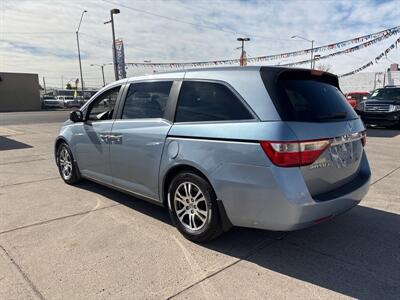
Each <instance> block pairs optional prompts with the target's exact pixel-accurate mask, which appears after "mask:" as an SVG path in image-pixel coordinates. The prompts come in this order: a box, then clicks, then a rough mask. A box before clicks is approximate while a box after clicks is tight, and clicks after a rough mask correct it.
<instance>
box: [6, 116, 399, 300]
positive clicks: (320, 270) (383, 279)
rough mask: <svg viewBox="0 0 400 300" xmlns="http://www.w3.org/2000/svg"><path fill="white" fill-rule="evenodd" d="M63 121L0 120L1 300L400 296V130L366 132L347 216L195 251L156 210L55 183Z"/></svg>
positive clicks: (238, 235) (235, 235)
mask: <svg viewBox="0 0 400 300" xmlns="http://www.w3.org/2000/svg"><path fill="white" fill-rule="evenodd" d="M67 115H68V112H67V111H53V112H29V113H9V114H1V115H0V117H1V120H2V123H1V124H0V137H2V138H3V140H4V141H6V142H7V144H5V143H2V141H1V140H0V146H2V145H4V147H3V149H4V150H2V149H1V147H0V299H62V298H65V299H172V298H173V299H317V298H318V299H348V298H356V299H396V300H397V299H399V298H400V297H399V296H400V284H399V283H400V254H399V253H400V230H399V228H400V188H399V187H400V160H399V153H400V131H395V130H380V129H375V130H368V139H367V145H366V151H367V155H368V157H369V162H370V165H371V169H372V181H371V188H370V191H369V193H368V195H367V196H366V197H365V199H363V201H362V202H361V203H360V205H358V206H357V207H355V208H354V209H352V210H350V211H349V212H347V213H345V214H344V215H342V216H338V217H337V218H335V219H334V220H332V221H329V222H326V223H324V224H320V225H318V226H314V227H311V228H307V229H304V230H300V231H295V232H288V233H281V232H271V231H262V230H253V229H244V228H233V229H232V230H230V231H229V232H227V233H225V234H223V235H222V236H221V237H220V238H219V239H217V240H215V241H212V242H210V243H207V244H195V243H192V242H189V241H187V240H185V239H184V238H183V237H182V235H181V234H179V232H178V231H177V230H176V229H175V228H174V227H173V226H172V225H171V223H170V221H169V217H168V212H167V211H166V210H165V209H163V208H160V207H158V206H155V205H153V204H150V203H147V202H144V201H142V200H139V199H136V198H134V197H130V196H127V195H125V194H122V193H119V192H117V191H114V190H111V189H108V188H106V187H102V186H100V185H98V184H95V183H91V182H88V181H83V182H82V183H80V184H78V185H76V186H70V185H67V184H65V183H64V182H63V181H62V180H61V179H60V176H59V174H58V171H57V168H56V166H55V163H54V153H53V151H54V150H53V145H54V138H55V136H56V135H57V132H58V130H59V124H58V123H59V122H61V121H63V120H64V119H65V118H66V117H67ZM46 122H47V123H46ZM6 123H7V124H15V125H6ZM16 123H18V124H16ZM42 123H43V124H42ZM2 132H3V134H2ZM2 135H3V136H2ZM288 184H290V183H288ZM262 196H265V197H266V199H265V200H266V201H268V195H262ZM243 201H246V199H243Z"/></svg>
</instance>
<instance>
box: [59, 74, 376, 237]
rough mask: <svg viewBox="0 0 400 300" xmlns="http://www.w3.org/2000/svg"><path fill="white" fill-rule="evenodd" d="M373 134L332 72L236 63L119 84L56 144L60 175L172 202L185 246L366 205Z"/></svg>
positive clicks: (78, 115) (294, 225) (96, 99)
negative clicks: (231, 232)
mask: <svg viewBox="0 0 400 300" xmlns="http://www.w3.org/2000/svg"><path fill="white" fill-rule="evenodd" d="M365 140H366V136H365V128H364V126H363V123H362V122H361V120H360V119H359V117H358V116H357V114H356V113H355V112H354V110H353V109H352V108H351V106H350V105H349V104H348V103H347V101H346V98H345V97H344V95H343V94H342V92H341V91H340V88H339V85H338V78H337V76H335V75H332V74H330V73H325V72H320V71H316V70H306V69H288V68H281V67H229V68H210V69H197V70H188V71H184V72H183V71H182V72H171V73H162V74H161V73H160V74H154V75H150V76H142V77H134V78H129V79H123V80H120V81H117V82H114V83H112V84H110V85H108V86H106V87H104V88H103V89H102V90H100V91H99V92H98V93H97V94H96V95H94V96H93V97H92V98H91V100H89V101H88V102H87V103H86V104H85V105H84V106H83V107H82V108H81V109H80V110H79V111H74V112H71V115H70V120H68V121H66V122H65V123H64V125H63V126H62V128H61V130H60V133H59V135H58V137H57V139H56V141H55V156H56V163H57V166H58V168H59V171H60V175H61V177H62V179H63V180H64V181H65V182H66V183H68V184H75V183H77V182H78V181H79V180H80V179H82V178H85V179H89V180H92V181H95V182H97V183H100V184H103V185H106V186H109V187H111V188H114V189H117V190H120V191H123V192H126V193H129V194H132V195H134V196H136V197H138V198H142V199H145V200H148V201H151V202H153V203H156V204H158V205H162V206H165V207H166V208H167V209H168V211H169V213H170V216H171V219H172V222H173V224H174V225H175V226H176V227H177V229H178V230H179V231H180V232H181V233H182V234H183V235H184V236H185V237H186V238H188V239H190V240H193V241H197V242H202V241H207V240H210V239H213V238H215V237H217V236H218V235H220V234H221V233H222V232H224V231H227V230H228V229H229V228H230V227H231V226H244V227H253V228H260V229H267V230H279V231H288V230H295V229H300V228H304V227H307V226H310V225H313V224H318V223H321V222H322V221H325V220H329V219H331V218H333V217H335V216H337V215H339V214H341V213H343V212H345V211H347V210H349V209H351V208H352V207H354V206H355V205H357V204H358V203H359V201H360V200H361V199H362V198H363V197H364V196H365V194H366V193H367V191H368V188H369V182H370V177H371V172H370V168H369V165H368V160H367V156H366V153H365V150H364V145H365Z"/></svg>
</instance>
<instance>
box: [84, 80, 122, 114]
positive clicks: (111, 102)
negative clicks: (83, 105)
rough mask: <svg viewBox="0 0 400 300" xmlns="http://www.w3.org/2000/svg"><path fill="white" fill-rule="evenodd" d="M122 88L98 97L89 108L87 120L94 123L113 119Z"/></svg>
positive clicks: (113, 89) (111, 90)
mask: <svg viewBox="0 0 400 300" xmlns="http://www.w3.org/2000/svg"><path fill="white" fill-rule="evenodd" d="M120 88H121V87H120V86H118V87H115V88H112V89H110V90H108V91H106V92H104V93H103V94H101V95H99V96H98V97H96V99H95V100H94V101H93V103H91V104H90V106H89V111H88V114H87V119H88V120H92V121H99V120H109V119H111V118H112V115H113V112H114V107H115V103H116V102H117V98H118V93H119V90H120Z"/></svg>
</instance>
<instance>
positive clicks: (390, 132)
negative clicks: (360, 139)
mask: <svg viewBox="0 0 400 300" xmlns="http://www.w3.org/2000/svg"><path fill="white" fill-rule="evenodd" d="M398 135H400V129H397V130H396V129H384V128H368V129H367V138H368V137H369V136H370V137H385V138H392V137H395V136H398Z"/></svg>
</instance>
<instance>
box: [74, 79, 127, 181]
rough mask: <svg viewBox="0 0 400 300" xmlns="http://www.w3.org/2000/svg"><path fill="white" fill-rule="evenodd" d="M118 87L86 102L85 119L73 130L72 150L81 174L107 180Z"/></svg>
mask: <svg viewBox="0 0 400 300" xmlns="http://www.w3.org/2000/svg"><path fill="white" fill-rule="evenodd" d="M120 88H121V87H120V86H117V87H113V88H111V89H109V90H107V91H105V92H104V93H102V94H100V95H99V96H98V97H96V99H94V100H93V101H92V102H91V103H90V104H89V107H88V110H87V112H86V117H85V122H83V123H80V125H79V126H81V127H80V128H76V129H75V130H74V131H75V133H74V144H75V148H76V151H75V153H76V156H77V157H76V159H77V161H78V166H79V170H80V172H81V174H82V175H83V176H86V177H90V178H92V179H97V180H100V181H104V182H109V183H111V176H110V133H111V129H112V125H113V123H114V119H113V115H114V107H115V104H116V102H117V98H118V94H119V92H120Z"/></svg>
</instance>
